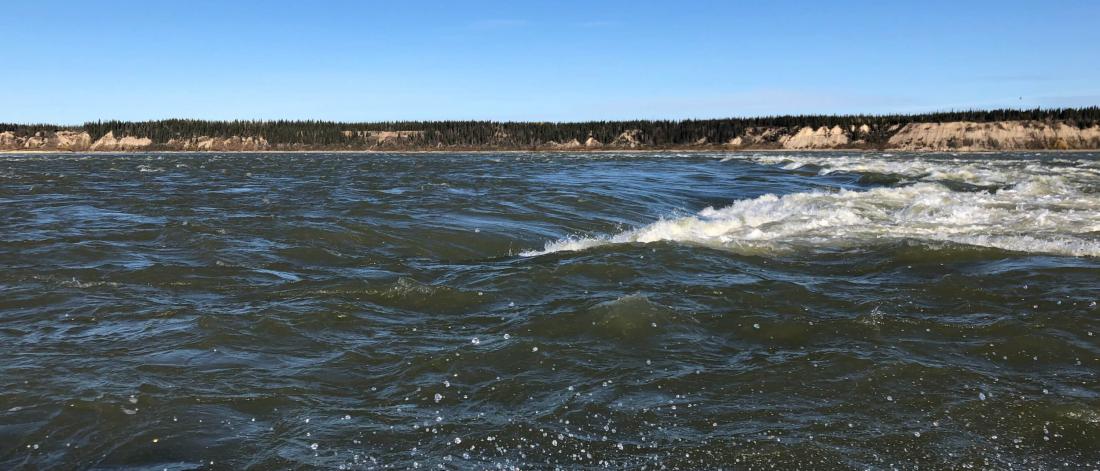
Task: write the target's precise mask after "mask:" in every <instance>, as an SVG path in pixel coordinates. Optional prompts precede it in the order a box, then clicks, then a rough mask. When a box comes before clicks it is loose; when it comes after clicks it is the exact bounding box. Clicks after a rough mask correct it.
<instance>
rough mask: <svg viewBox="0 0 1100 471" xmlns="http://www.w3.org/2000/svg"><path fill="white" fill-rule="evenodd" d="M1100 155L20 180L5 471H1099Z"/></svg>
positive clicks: (495, 165)
mask: <svg viewBox="0 0 1100 471" xmlns="http://www.w3.org/2000/svg"><path fill="white" fill-rule="evenodd" d="M1098 301H1100V156H1098V155H1097V154H1080V153H1076V154H1042V155H1036V154H1022V153H1021V154H992V155H977V156H952V155H906V154H903V155H896V156H891V155H883V154H863V155H859V154H832V153H812V154H811V153H806V154H764V155H753V154H690V155H675V154H638V155H631V154H592V155H586V154H562V155H554V154H522V153H521V154H500V155H494V154H461V155H460V154H436V155H384V154H373V155H366V154H364V155H356V154H327V155H326V154H252V155H246V154H237V155H199V154H171V155H95V156H83V155H46V156H42V155H23V156H20V155H7V156H0V468H4V469H12V468H15V469H20V468H27V469H37V468H103V469H164V468H167V469H240V468H253V469H285V468H312V467H321V468H340V467H344V468H347V469H372V468H382V467H392V468H412V467H421V468H436V469H438V468H446V469H472V468H477V469H483V468H493V469H496V468H512V467H519V468H522V469H542V468H552V467H555V466H558V467H562V468H605V467H606V468H612V469H623V468H627V469H640V468H645V469H662V468H668V469H715V468H720V467H721V468H735V469H762V468H769V469H770V468H772V467H776V468H801V469H808V468H811V469H812V468H859V469H862V468H891V467H898V468H915V467H922V468H964V467H976V468H1026V469H1036V468H1038V469H1045V468H1051V469H1053V468H1068V469H1079V468H1087V469H1091V468H1095V467H1097V466H1100V382H1098V380H1100V378H1097V371H1100V320H1098V317H1100V308H1098V307H1097V302H1098Z"/></svg>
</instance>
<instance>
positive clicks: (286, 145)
mask: <svg viewBox="0 0 1100 471" xmlns="http://www.w3.org/2000/svg"><path fill="white" fill-rule="evenodd" d="M1042 150H1057V151H1068V150H1079V151H1090V150H1100V107H1089V108H1066V109H1034V110H973V111H962V112H944V113H927V114H918V115H842V116H827V115H826V116H771V117H760V118H726V119H709V120H682V121H596V122H580V123H545V122H493V121H422V122H377V123H340V122H326V121H201V120H186V119H173V120H162V121H138V122H129V121H107V122H101V121H96V122H89V123H85V124H83V125H79V126H54V125H48V124H3V123H0V152H7V153H11V152H40V151H46V152H66V151H69V152H196V151H197V152H406V153H431V152H730V151H748V152H769V151H783V152H789V151H843V152H875V151H879V152H1004V151H1042Z"/></svg>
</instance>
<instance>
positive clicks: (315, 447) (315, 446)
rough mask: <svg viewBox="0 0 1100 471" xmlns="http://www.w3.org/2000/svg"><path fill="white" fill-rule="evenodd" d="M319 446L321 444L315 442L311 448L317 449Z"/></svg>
mask: <svg viewBox="0 0 1100 471" xmlns="http://www.w3.org/2000/svg"><path fill="white" fill-rule="evenodd" d="M319 446H320V445H318V444H316V443H314V444H312V445H310V446H309V449H311V450H316V449H317V448H318V447H319Z"/></svg>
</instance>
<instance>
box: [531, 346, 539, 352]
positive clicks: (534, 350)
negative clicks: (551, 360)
mask: <svg viewBox="0 0 1100 471" xmlns="http://www.w3.org/2000/svg"><path fill="white" fill-rule="evenodd" d="M531 351H532V352H537V351H539V347H531Z"/></svg>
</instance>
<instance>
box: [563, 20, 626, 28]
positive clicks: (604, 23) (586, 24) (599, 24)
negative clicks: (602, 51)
mask: <svg viewBox="0 0 1100 471" xmlns="http://www.w3.org/2000/svg"><path fill="white" fill-rule="evenodd" d="M574 25H575V26H577V27H580V28H608V27H611V26H618V25H619V22H618V21H612V20H593V21H582V22H580V23H574Z"/></svg>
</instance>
